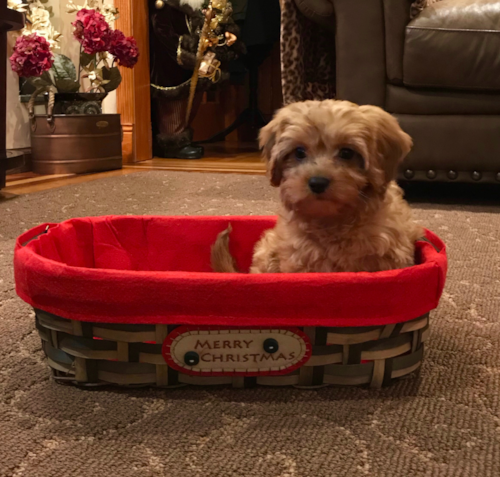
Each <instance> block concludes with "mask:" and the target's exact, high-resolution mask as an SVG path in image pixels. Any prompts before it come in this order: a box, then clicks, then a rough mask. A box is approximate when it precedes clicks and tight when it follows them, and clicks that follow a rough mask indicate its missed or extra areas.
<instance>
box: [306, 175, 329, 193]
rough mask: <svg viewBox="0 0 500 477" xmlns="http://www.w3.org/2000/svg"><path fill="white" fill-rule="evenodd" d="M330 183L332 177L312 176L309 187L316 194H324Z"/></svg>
mask: <svg viewBox="0 0 500 477" xmlns="http://www.w3.org/2000/svg"><path fill="white" fill-rule="evenodd" d="M329 185H330V179H327V178H326V177H311V178H310V179H309V189H311V192H314V193H315V194H322V193H323V192H325V190H326V189H327V188H328V186H329Z"/></svg>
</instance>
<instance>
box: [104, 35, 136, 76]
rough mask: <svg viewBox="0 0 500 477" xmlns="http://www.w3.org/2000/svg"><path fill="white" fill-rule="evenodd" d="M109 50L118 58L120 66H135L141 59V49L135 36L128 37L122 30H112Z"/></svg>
mask: <svg viewBox="0 0 500 477" xmlns="http://www.w3.org/2000/svg"><path fill="white" fill-rule="evenodd" d="M109 52H110V53H111V54H112V55H113V56H114V57H115V58H116V59H117V60H118V64H119V65H120V66H125V67H126V68H133V67H134V66H135V64H136V63H137V60H138V59H139V49H138V48H137V42H136V41H135V39H134V37H132V36H127V37H126V36H125V35H124V34H123V32H121V31H120V30H114V31H113V32H112V34H111V42H110V45H109Z"/></svg>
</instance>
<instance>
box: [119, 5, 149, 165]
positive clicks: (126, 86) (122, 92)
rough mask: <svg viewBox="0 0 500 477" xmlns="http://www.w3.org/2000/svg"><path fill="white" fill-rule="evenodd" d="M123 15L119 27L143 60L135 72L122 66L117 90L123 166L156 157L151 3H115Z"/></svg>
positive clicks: (138, 63)
mask: <svg viewBox="0 0 500 477" xmlns="http://www.w3.org/2000/svg"><path fill="white" fill-rule="evenodd" d="M115 6H116V7H117V8H118V11H119V12H120V17H119V18H118V20H117V21H116V28H118V29H120V30H122V31H123V33H125V35H126V36H130V35H132V36H133V37H134V38H135V40H136V41H137V46H138V48H139V61H138V62H137V64H136V65H135V67H134V68H133V69H130V68H123V67H120V72H121V74H122V83H121V85H120V87H119V88H118V89H117V91H116V108H117V112H118V113H120V114H121V122H122V128H123V140H122V154H123V163H124V164H130V163H134V162H139V161H144V160H147V159H151V158H152V157H153V153H152V134H151V95H150V73H149V11H148V2H147V0H115Z"/></svg>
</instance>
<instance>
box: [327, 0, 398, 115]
mask: <svg viewBox="0 0 500 477" xmlns="http://www.w3.org/2000/svg"><path fill="white" fill-rule="evenodd" d="M403 1H406V0H403ZM333 6H334V11H335V19H336V24H335V30H336V34H335V43H336V44H335V48H336V57H337V59H336V62H337V66H336V72H337V98H338V99H346V100H349V101H352V102H354V103H358V104H373V105H375V106H380V107H382V108H383V107H384V105H385V87H386V65H385V33H384V8H383V7H384V5H383V0H333Z"/></svg>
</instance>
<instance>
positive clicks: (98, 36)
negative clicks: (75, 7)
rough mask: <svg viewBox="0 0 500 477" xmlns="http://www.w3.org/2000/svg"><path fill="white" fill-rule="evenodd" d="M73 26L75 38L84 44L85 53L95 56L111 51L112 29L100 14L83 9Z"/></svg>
mask: <svg viewBox="0 0 500 477" xmlns="http://www.w3.org/2000/svg"><path fill="white" fill-rule="evenodd" d="M72 25H73V26H74V27H75V30H74V32H73V36H74V37H75V38H76V39H77V40H78V41H79V42H80V43H81V44H82V47H83V51H84V52H85V53H87V54H89V55H93V54H94V53H97V52H100V51H107V50H108V49H109V41H110V38H111V29H110V28H109V25H108V23H107V22H106V20H105V18H104V17H103V16H102V15H101V14H100V13H99V12H96V11H95V10H87V9H86V8H82V9H81V10H80V11H79V12H78V13H77V14H76V20H75V21H74V22H73V23H72Z"/></svg>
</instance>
